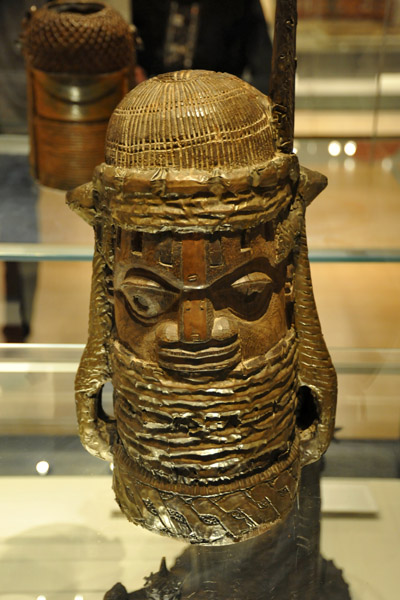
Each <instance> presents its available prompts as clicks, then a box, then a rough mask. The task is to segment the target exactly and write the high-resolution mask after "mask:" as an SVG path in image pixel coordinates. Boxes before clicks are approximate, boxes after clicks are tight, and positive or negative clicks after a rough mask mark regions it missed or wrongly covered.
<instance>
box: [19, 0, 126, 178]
mask: <svg viewBox="0 0 400 600" xmlns="http://www.w3.org/2000/svg"><path fill="white" fill-rule="evenodd" d="M22 42H23V48H24V53H25V57H26V65H27V75H28V100H29V125H30V138H31V164H32V169H33V172H34V175H35V177H37V179H38V180H39V181H40V182H41V183H42V184H44V185H48V186H50V187H56V188H60V189H68V188H71V187H73V186H76V185H79V184H81V183H84V182H85V181H87V180H88V179H89V178H90V177H91V174H92V171H93V168H94V167H95V166H96V165H97V164H98V163H99V162H101V161H102V160H103V159H104V141H105V134H106V130H107V124H108V121H109V118H110V116H111V114H112V112H113V110H114V108H115V107H116V106H117V104H118V102H119V101H120V100H121V99H122V98H123V96H124V95H125V94H126V93H127V92H128V91H129V89H130V88H131V87H132V86H131V80H132V68H133V62H134V47H133V37H132V31H131V29H130V27H129V25H128V24H127V23H126V22H125V21H124V20H123V18H122V17H121V16H120V15H119V13H117V12H116V11H115V10H114V9H112V8H110V7H108V6H107V5H106V4H104V3H103V2H87V1H85V0H78V1H75V2H65V1H64V2H63V1H60V0H57V1H55V2H49V3H48V4H46V5H45V6H43V7H42V8H40V9H38V10H37V9H35V7H34V8H32V9H31V12H30V15H29V17H28V18H27V19H26V20H25V22H24V27H23V34H22Z"/></svg>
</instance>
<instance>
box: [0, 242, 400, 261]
mask: <svg viewBox="0 0 400 600" xmlns="http://www.w3.org/2000/svg"><path fill="white" fill-rule="evenodd" d="M309 257H310V262H315V263H329V262H336V263H341V262H345V263H347V262H367V263H372V262H373V263H381V262H400V248H399V249H398V250H396V249H393V248H387V249H377V248H363V249H360V250H357V249H351V248H347V249H346V248H337V249H324V248H321V249H319V250H318V249H312V250H310V251H309ZM92 258H93V248H92V247H90V246H78V245H77V246H72V245H68V244H41V243H37V244H24V243H20V244H0V260H1V261H8V262H42V261H91V260H92Z"/></svg>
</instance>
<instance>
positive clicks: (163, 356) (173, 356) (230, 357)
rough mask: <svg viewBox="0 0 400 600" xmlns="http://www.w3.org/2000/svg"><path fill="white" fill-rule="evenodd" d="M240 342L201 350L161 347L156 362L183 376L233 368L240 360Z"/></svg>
mask: <svg viewBox="0 0 400 600" xmlns="http://www.w3.org/2000/svg"><path fill="white" fill-rule="evenodd" d="M240 359H241V353H240V344H239V340H238V339H237V338H236V339H235V341H234V342H232V343H230V344H228V345H226V346H222V347H218V346H214V345H213V346H209V347H205V348H202V349H201V350H185V349H182V348H165V347H161V348H160V349H159V352H158V362H159V365H160V366H161V368H163V369H165V370H166V371H169V372H170V373H172V374H179V375H182V376H184V377H185V378H188V377H189V378H190V377H194V378H196V379H197V378H198V377H203V376H205V375H209V374H214V375H215V373H219V372H221V371H226V370H230V369H233V368H234V367H235V366H236V365H237V364H238V362H240Z"/></svg>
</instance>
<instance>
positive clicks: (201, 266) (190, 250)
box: [180, 238, 210, 343]
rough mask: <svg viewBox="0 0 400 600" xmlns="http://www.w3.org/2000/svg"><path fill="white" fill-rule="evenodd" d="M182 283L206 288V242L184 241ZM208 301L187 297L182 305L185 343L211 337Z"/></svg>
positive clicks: (182, 337)
mask: <svg viewBox="0 0 400 600" xmlns="http://www.w3.org/2000/svg"><path fill="white" fill-rule="evenodd" d="M181 269H182V281H183V285H184V286H185V287H187V288H193V289H196V288H197V287H198V286H204V285H205V284H206V279H207V266H206V240H205V239H204V238H198V239H183V240H182V265H181ZM208 312H209V311H208V300H207V299H205V298H201V299H197V298H191V297H187V298H186V299H185V300H184V301H183V302H182V304H181V314H180V325H181V326H180V337H181V339H182V341H185V342H192V343H193V342H203V341H205V340H206V339H207V338H208V336H209V329H210V327H209V325H210V323H209V319H208V318H207V317H208Z"/></svg>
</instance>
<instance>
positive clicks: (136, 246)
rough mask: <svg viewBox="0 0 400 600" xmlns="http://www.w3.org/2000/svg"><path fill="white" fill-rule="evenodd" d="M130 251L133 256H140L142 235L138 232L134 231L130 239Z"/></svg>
mask: <svg viewBox="0 0 400 600" xmlns="http://www.w3.org/2000/svg"><path fill="white" fill-rule="evenodd" d="M131 250H132V252H133V254H142V251H143V234H142V233H141V232H140V231H134V232H133V233H132V237H131Z"/></svg>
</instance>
